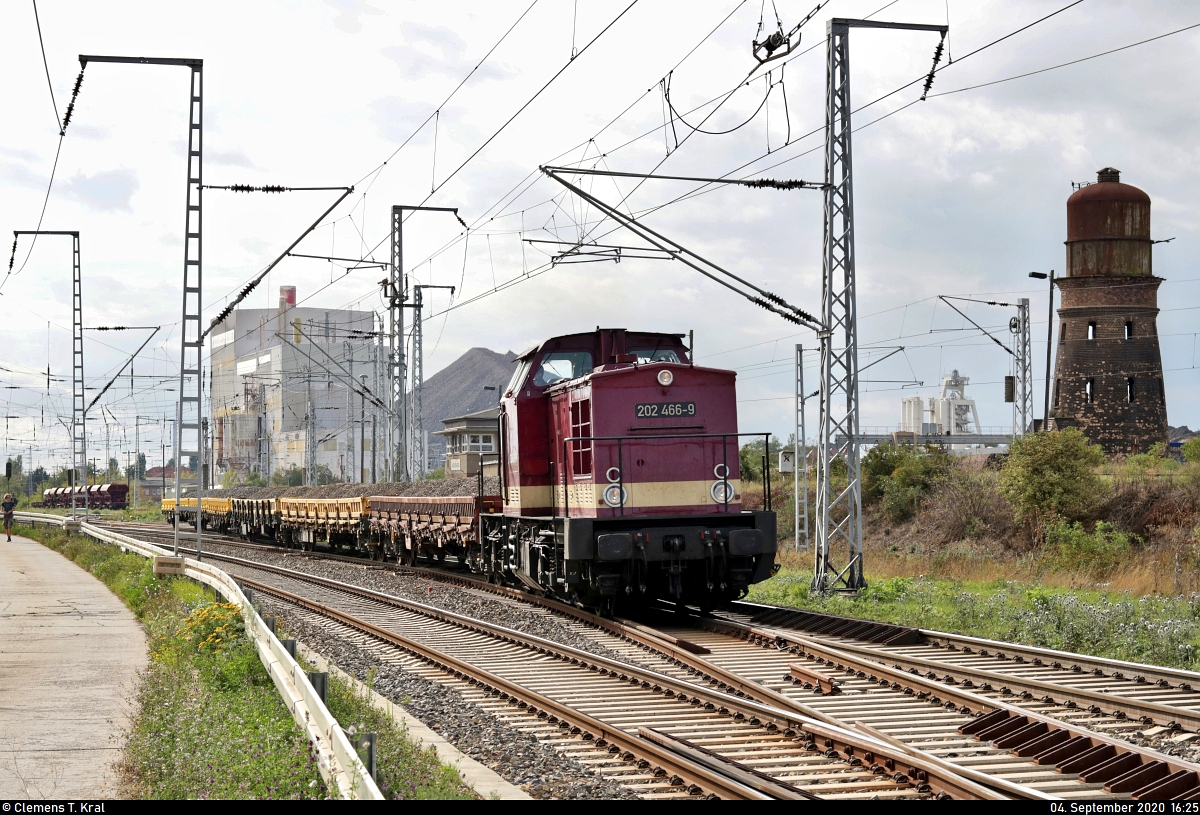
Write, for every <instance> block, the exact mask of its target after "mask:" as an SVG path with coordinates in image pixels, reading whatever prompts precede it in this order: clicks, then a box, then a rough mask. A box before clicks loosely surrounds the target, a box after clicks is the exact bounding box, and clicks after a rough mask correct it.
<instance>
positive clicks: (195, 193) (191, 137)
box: [79, 54, 204, 560]
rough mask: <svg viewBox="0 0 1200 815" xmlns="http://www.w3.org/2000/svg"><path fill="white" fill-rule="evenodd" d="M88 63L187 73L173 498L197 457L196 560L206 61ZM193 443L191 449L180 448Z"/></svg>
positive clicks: (199, 489) (200, 492)
mask: <svg viewBox="0 0 1200 815" xmlns="http://www.w3.org/2000/svg"><path fill="white" fill-rule="evenodd" d="M89 62H116V63H124V64H133V65H178V66H183V67H186V68H188V69H190V71H191V75H190V77H189V81H188V148H187V186H186V195H185V210H184V228H183V233H184V234H183V320H182V322H181V323H180V348H179V402H178V405H177V407H176V411H175V415H176V422H175V450H174V452H175V500H176V501H178V500H180V499H181V497H182V491H183V490H182V486H183V484H182V478H183V460H184V458H185V456H188V455H191V454H193V453H194V454H195V455H196V470H197V473H196V558H197V560H200V559H203V555H202V551H201V548H202V546H203V540H202V537H201V535H202V527H203V526H204V524H203V523H201V520H200V517H201V516H200V505H201V504H200V502H201V500H202V499H203V497H204V487H203V478H201V475H200V474H201V473H203V472H204V434H203V428H202V427H201V421H200V418H201V414H202V413H203V412H204V406H203V403H202V402H201V394H202V392H203V382H202V381H201V369H200V366H201V361H202V360H203V356H204V331H203V328H202V327H201V326H200V312H201V311H202V308H203V286H202V281H203V274H202V270H203V266H202V264H201V260H202V250H203V242H202V240H201V234H202V233H201V230H202V227H203V217H202V214H203V213H202V210H201V204H202V200H203V198H202V195H201V193H202V190H203V172H202V170H203V135H204V128H203V122H204V60H202V59H174V58H159V57H112V56H87V55H84V54H80V55H79V64H80V65H81V66H82V67H84V68H86V67H87V64H88V63H89ZM192 439H195V445H194V448H192V447H189V448H188V449H186V450H185V449H184V445H185V444H189V445H190V444H191V440H192ZM174 554H175V555H176V556H177V557H178V555H179V525H178V524H176V525H175V546H174Z"/></svg>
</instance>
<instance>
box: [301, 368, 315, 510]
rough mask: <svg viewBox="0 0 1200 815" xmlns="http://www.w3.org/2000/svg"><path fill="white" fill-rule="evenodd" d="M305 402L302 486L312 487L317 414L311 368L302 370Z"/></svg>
mask: <svg viewBox="0 0 1200 815" xmlns="http://www.w3.org/2000/svg"><path fill="white" fill-rule="evenodd" d="M304 374H305V376H304V383H305V388H306V391H305V400H306V402H307V404H308V410H307V411H306V412H305V414H304V485H305V486H307V487H314V486H316V484H317V450H316V441H317V412H316V410H315V409H314V408H313V399H312V368H308V367H306V368H305V369H304Z"/></svg>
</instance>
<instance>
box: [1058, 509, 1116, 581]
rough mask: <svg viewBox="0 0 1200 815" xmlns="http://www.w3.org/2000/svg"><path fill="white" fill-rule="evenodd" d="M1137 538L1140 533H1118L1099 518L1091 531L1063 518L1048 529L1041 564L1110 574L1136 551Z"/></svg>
mask: <svg viewBox="0 0 1200 815" xmlns="http://www.w3.org/2000/svg"><path fill="white" fill-rule="evenodd" d="M1134 540H1137V536H1136V535H1127V534H1125V533H1124V532H1118V531H1116V530H1115V529H1113V526H1112V524H1108V523H1105V522H1104V521H1098V522H1097V523H1096V529H1095V531H1093V532H1088V531H1086V530H1085V529H1084V528H1083V524H1081V523H1079V522H1078V521H1076V522H1075V523H1071V522H1069V521H1062V520H1060V521H1059V522H1058V523H1056V524H1054V525H1053V526H1051V527H1050V528H1049V529H1047V530H1046V548H1045V549H1044V550H1043V551H1042V556H1041V563H1042V566H1043V567H1045V568H1049V569H1059V570H1063V571H1074V572H1086V573H1087V574H1089V575H1091V576H1092V577H1107V576H1108V575H1110V574H1112V573H1113V571H1114V570H1115V569H1116V568H1117V567H1118V566H1120V565H1121V564H1122V563H1123V562H1125V560H1126V559H1127V558H1128V557H1129V555H1130V554H1131V553H1132V549H1133V547H1132V541H1134Z"/></svg>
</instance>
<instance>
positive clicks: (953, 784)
mask: <svg viewBox="0 0 1200 815" xmlns="http://www.w3.org/2000/svg"><path fill="white" fill-rule="evenodd" d="M219 557H221V558H222V559H223V560H226V561H233V562H234V563H240V564H242V565H244V566H245V567H246V568H251V569H260V570H262V571H266V572H268V573H271V574H276V575H279V576H283V577H287V578H290V579H293V580H297V581H299V582H302V583H308V584H312V585H317V586H321V587H322V588H326V589H333V590H335V591H341V592H344V593H346V594H350V595H352V596H358V597H364V598H367V599H370V600H373V601H376V602H381V603H384V604H387V605H391V606H394V607H401V608H406V609H408V610H410V611H413V612H415V613H418V614H422V615H425V616H429V617H432V618H434V619H440V620H442V621H445V622H449V623H451V624H454V625H458V626H460V627H463V628H466V629H468V630H473V631H476V632H479V633H484V634H487V635H488V636H492V637H497V638H500V639H504V640H508V641H510V642H514V643H518V644H523V645H525V646H526V647H529V648H532V649H536V650H537V651H538V652H539V653H545V654H550V655H554V656H556V658H559V659H563V660H567V661H571V662H573V663H574V662H578V663H579V664H580V665H588V666H593V665H594V666H596V668H597V670H604V671H607V672H608V673H609V675H610V676H611V675H625V676H627V677H628V678H629V680H630V681H633V680H637V681H638V682H639V683H640V684H641V685H642V686H643V687H650V688H655V689H657V690H659V691H661V692H662V693H664V694H666V693H668V692H670V693H672V694H673V695H674V696H675V697H678V698H683V697H689V698H691V699H693V700H698V701H694V702H693V704H703V705H705V706H708V705H711V706H712V707H713V708H714V709H716V710H717V712H718V713H722V714H724V715H728V716H731V717H733V718H734V719H735V720H737V719H738V717H739V716H740V717H741V718H742V719H746V720H748V721H749V723H750V724H752V725H758V726H762V727H763V728H764V729H765V730H766V731H767V732H776V731H782V735H783V736H784V737H785V738H790V739H795V740H797V741H799V742H801V743H803V744H804V745H805V747H806V748H807V749H809V750H821V749H823V750H824V752H825V754H826V755H827V756H828V757H830V758H834V757H838V756H844V757H845V759H846V760H848V761H850V762H852V763H854V762H856V761H857V762H859V763H861V762H865V761H867V758H868V757H869V758H870V759H871V762H872V763H873V764H875V765H876V766H879V767H880V768H881V770H880V771H881V772H882V771H884V770H886V772H889V773H893V774H898V775H899V776H902V777H903V780H904V781H906V782H911V783H914V784H916V785H917V786H918V790H919V789H920V787H921V786H922V785H928V787H929V788H930V789H931V790H932V791H934V792H937V793H942V794H945V795H947V796H949V797H951V798H956V799H978V798H998V797H1004V796H1001V795H999V794H997V793H995V792H993V791H991V790H988V789H984V788H981V787H980V786H979V785H977V784H975V783H974V782H971V781H968V780H966V779H964V778H963V777H962V776H959V775H955V774H953V773H950V772H948V771H947V770H946V769H945V768H944V767H942V766H939V765H938V764H937V763H935V762H932V761H928V760H926V758H925V757H923V756H920V755H914V754H913V753H912V752H911V751H903V750H897V749H895V748H894V747H892V746H891V745H888V744H886V743H885V742H880V741H878V740H876V739H874V738H872V737H870V736H868V735H866V734H863V733H861V732H856V731H854V730H851V729H847V728H843V727H841V726H838V725H832V724H827V723H825V722H823V721H820V720H816V719H812V718H808V717H805V716H801V715H798V714H797V713H795V712H793V711H790V710H786V709H780V708H777V707H772V706H770V705H766V704H763V703H761V702H758V701H755V700H753V699H748V698H744V697H743V696H741V695H738V693H737V692H736V691H734V692H733V693H725V692H723V691H719V690H714V689H712V688H706V687H703V686H701V685H697V684H694V683H691V682H687V681H685V680H681V679H678V678H675V677H672V676H668V675H666V674H662V673H658V672H657V671H653V670H649V669H646V668H642V667H639V666H636V665H631V664H629V663H625V662H620V661H617V660H612V659H609V658H607V657H602V656H598V655H596V654H592V653H589V652H587V651H582V650H579V649H576V648H573V647H571V646H568V645H561V644H558V643H555V642H552V641H550V640H546V639H543V638H541V637H537V636H536V635H532V634H525V633H523V632H519V631H515V630H513V629H509V628H505V627H504V626H499V625H495V624H492V623H487V622H485V621H482V620H477V619H474V618H471V617H465V616H463V615H459V614H455V613H454V612H449V611H445V610H443V609H438V608H434V607H431V606H426V605H424V604H422V603H417V602H415V601H410V600H404V599H401V598H397V597H394V596H391V595H387V594H383V593H381V592H376V591H374V590H371V589H365V588H363V587H360V586H353V585H349V584H345V583H341V582H340V581H336V580H330V579H328V578H321V577H317V576H314V575H308V574H305V573H303V572H295V571H292V570H289V569H282V568H280V567H275V566H269V565H268V564H260V563H255V562H252V561H242V560H241V559H240V558H233V557H230V556H226V555H221V556H219ZM239 579H242V580H243V581H245V580H246V578H244V577H239ZM256 582H260V581H256ZM261 585H264V586H265V585H267V584H261ZM271 591H274V589H271ZM309 602H315V601H309ZM318 605H320V604H318ZM313 610H316V609H313ZM346 616H352V615H346ZM364 622H365V621H364ZM368 625H370V624H369V623H368ZM363 630H366V629H363ZM783 698H785V699H786V697H783ZM793 704H794V703H793ZM606 727H607V728H608V729H609V730H611V727H610V726H606ZM818 743H819V744H821V745H823V747H818V746H817V745H818Z"/></svg>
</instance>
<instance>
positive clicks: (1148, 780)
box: [703, 620, 1200, 799]
mask: <svg viewBox="0 0 1200 815" xmlns="http://www.w3.org/2000/svg"><path fill="white" fill-rule="evenodd" d="M703 625H704V626H705V627H708V628H710V630H716V631H718V632H719V633H728V634H734V635H737V636H743V637H751V638H760V639H761V640H763V641H771V640H772V639H773V640H774V643H775V645H776V647H779V648H781V649H786V650H789V651H792V650H794V651H795V652H796V653H798V654H800V655H803V656H806V657H808V659H809V660H810V661H818V662H820V663H823V664H824V665H825V666H826V667H827V668H832V669H834V670H835V671H837V672H840V673H844V674H850V675H853V676H855V677H857V678H860V679H861V678H865V679H866V680H867V681H869V682H877V683H878V684H880V685H881V686H882V685H887V686H889V687H891V688H892V689H894V690H901V691H902V692H905V693H912V694H914V695H917V696H918V698H925V699H927V700H928V701H929V703H930V704H931V705H934V706H942V707H946V708H954V707H957V708H958V709H959V711H960V712H968V713H975V714H976V718H975V719H974V720H973V721H972V722H971V723H970V724H968V725H966V726H964V727H963V728H960V732H962V733H963V734H964V735H974V736H975V737H976V738H978V739H979V740H980V741H992V742H993V743H995V745H996V746H997V747H1001V748H1011V750H1012V752H1013V754H1014V755H1017V756H1022V757H1034V758H1035V761H1037V763H1046V764H1052V765H1053V766H1056V767H1057V768H1059V770H1060V771H1062V772H1064V773H1066V772H1077V773H1079V775H1080V781H1083V782H1085V783H1091V782H1094V781H1097V780H1099V781H1105V782H1112V781H1117V780H1119V779H1120V778H1121V776H1127V775H1130V774H1132V773H1134V772H1136V771H1139V770H1140V771H1141V772H1143V773H1144V774H1145V783H1144V784H1138V785H1137V786H1129V785H1128V784H1127V783H1126V784H1123V785H1119V786H1123V787H1124V788H1123V789H1117V790H1113V791H1114V792H1130V793H1132V795H1133V797H1134V798H1135V799H1137V798H1141V797H1148V796H1149V794H1150V793H1155V794H1161V792H1160V791H1159V792H1156V787H1157V786H1159V785H1161V782H1162V781H1164V780H1165V779H1167V778H1171V779H1173V782H1172V783H1173V784H1174V785H1175V786H1176V787H1181V788H1180V789H1177V790H1176V792H1178V793H1183V792H1188V791H1191V790H1196V791H1198V792H1200V764H1195V763H1192V762H1189V761H1185V760H1182V759H1180V758H1178V757H1175V756H1170V755H1167V754H1164V753H1161V752H1159V751H1156V750H1153V749H1151V748H1147V747H1142V746H1140V745H1135V744H1132V743H1130V742H1126V741H1124V740H1122V739H1119V738H1115V737H1113V736H1108V735H1105V734H1102V733H1098V732H1096V731H1094V730H1090V729H1087V728H1084V727H1080V726H1078V725H1074V724H1071V723H1068V722H1064V721H1062V720H1060V719H1056V718H1053V717H1051V716H1048V715H1045V714H1043V713H1037V712H1035V711H1030V710H1028V709H1025V708H1022V707H1019V706H1017V705H1014V704H1011V703H1008V702H1005V701H1002V700H999V699H996V698H994V697H990V696H983V695H981V694H978V693H975V692H973V691H971V690H965V689H961V688H959V687H955V686H954V685H953V684H951V682H949V681H947V680H948V679H950V677H939V676H937V675H936V674H935V675H933V676H930V675H929V673H928V672H926V673H924V674H921V673H914V670H915V669H914V668H913V667H905V666H901V665H896V666H888V665H886V664H883V663H880V662H879V661H878V659H879V658H880V657H884V656H890V655H887V654H883V653H880V652H874V651H871V650H870V649H867V648H860V647H854V646H849V647H848V646H847V645H845V644H843V643H838V644H832V643H828V642H823V641H819V640H813V639H810V638H807V637H802V636H799V635H795V634H787V633H784V632H779V631H770V630H763V629H756V628H754V627H752V626H746V625H744V624H742V623H736V622H730V621H725V620H709V621H704V622H703ZM856 726H857V724H856ZM864 732H871V733H872V734H873V735H876V736H877V737H879V735H881V734H877V733H875V732H874V728H871V729H870V730H867V731H864ZM887 740H888V741H889V742H890V743H893V744H895V742H896V741H898V740H896V739H892V738H890V737H889V738H888V739H887ZM1068 745H1069V746H1068ZM1089 754H1090V759H1091V763H1090V764H1089V763H1088V761H1089V758H1088V757H1089ZM936 760H938V761H942V759H936ZM946 763H948V764H950V766H952V767H955V768H956V770H958V771H960V773H962V774H963V775H965V776H967V777H968V778H973V779H974V780H976V781H979V782H980V783H990V782H991V781H992V780H995V779H994V777H993V776H983V778H986V779H988V780H983V778H981V777H979V776H978V775H976V774H974V773H973V772H971V771H970V769H969V768H962V767H960V766H959V765H956V764H953V763H950V762H946ZM1102 763H1108V764H1110V766H1109V767H1108V768H1107V770H1108V771H1110V772H1114V774H1113V775H1111V776H1108V777H1107V778H1106V777H1104V776H1105V772H1104V771H1101V773H1100V775H1099V776H1098V777H1097V776H1095V775H1094V774H1093V775H1092V776H1090V777H1089V772H1092V771H1095V770H1096V769H1097V768H1098V767H1099V766H1100V765H1101V764H1102ZM1117 769H1119V770H1120V771H1121V772H1120V774H1119V775H1118V774H1115V771H1116V770H1117ZM981 775H982V774H981ZM1001 781H1002V779H1001ZM1185 782H1191V783H1190V786H1186V787H1183V785H1184V784H1185ZM992 786H997V788H998V789H1001V790H1002V791H1005V786H1006V785H1003V784H1002V785H996V784H992ZM1007 791H1008V792H1010V793H1011V794H1015V792H1014V791H1013V790H1012V789H1008V790H1007ZM1026 797H1030V796H1026Z"/></svg>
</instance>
